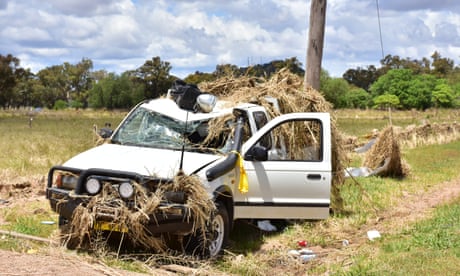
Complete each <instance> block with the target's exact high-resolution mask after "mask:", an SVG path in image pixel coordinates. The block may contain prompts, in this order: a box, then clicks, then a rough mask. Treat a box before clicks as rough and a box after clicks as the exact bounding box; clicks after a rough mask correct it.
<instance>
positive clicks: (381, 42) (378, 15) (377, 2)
mask: <svg viewBox="0 0 460 276" xmlns="http://www.w3.org/2000/svg"><path fill="white" fill-rule="evenodd" d="M375 3H376V4H377V19H378V22H379V34H380V48H381V50H382V59H384V58H385V53H384V51H383V39H382V25H381V23H380V8H379V0H375Z"/></svg>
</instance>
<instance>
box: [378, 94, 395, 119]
mask: <svg viewBox="0 0 460 276" xmlns="http://www.w3.org/2000/svg"><path fill="white" fill-rule="evenodd" d="M398 106H399V98H398V97H397V96H396V95H391V94H383V95H380V96H377V97H375V98H374V107H375V108H388V118H389V120H390V125H392V124H393V122H392V119H391V110H392V109H393V108H396V107H398Z"/></svg>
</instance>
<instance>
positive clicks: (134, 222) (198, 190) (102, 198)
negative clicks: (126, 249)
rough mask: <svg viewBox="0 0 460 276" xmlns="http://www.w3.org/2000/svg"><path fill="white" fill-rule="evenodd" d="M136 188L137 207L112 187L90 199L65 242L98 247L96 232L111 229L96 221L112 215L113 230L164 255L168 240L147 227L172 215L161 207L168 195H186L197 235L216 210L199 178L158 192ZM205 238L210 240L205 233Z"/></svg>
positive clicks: (177, 179)
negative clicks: (156, 216) (156, 218)
mask: <svg viewBox="0 0 460 276" xmlns="http://www.w3.org/2000/svg"><path fill="white" fill-rule="evenodd" d="M134 186H135V191H136V192H135V194H134V200H133V202H134V204H135V206H133V207H128V206H127V205H126V203H125V202H124V201H123V200H122V199H121V198H120V197H119V196H118V191H116V190H115V188H114V187H113V186H112V185H104V187H103V190H102V192H101V193H100V194H98V195H96V196H93V197H91V198H89V201H87V202H86V203H85V204H80V205H79V206H78V207H77V208H76V209H75V211H74V214H73V217H72V221H71V223H70V225H69V227H70V229H68V231H65V232H66V233H65V234H66V235H67V236H66V237H65V242H66V243H67V244H68V243H71V245H70V247H75V248H85V247H89V248H97V247H98V244H97V242H98V239H97V237H96V236H95V235H97V231H93V229H95V228H100V229H101V230H107V229H105V228H104V227H101V225H97V224H96V221H99V220H101V218H102V220H103V217H104V216H110V220H111V223H110V224H111V227H112V229H115V230H116V231H117V232H122V233H125V234H126V235H127V236H128V238H130V240H131V241H132V242H134V244H135V245H140V246H141V247H144V248H148V249H153V250H155V251H158V252H164V251H165V250H166V249H167V244H166V241H165V239H164V237H162V236H161V235H153V234H152V233H150V231H149V230H148V228H147V227H146V225H148V224H149V223H156V222H155V221H152V220H154V219H155V217H154V216H152V214H157V215H163V214H165V215H167V214H168V210H167V207H165V206H162V205H161V202H162V201H163V200H164V199H165V197H164V195H165V193H167V192H176V191H183V192H185V204H186V205H187V206H188V208H189V209H190V213H189V216H188V219H189V220H191V221H190V222H191V224H192V226H193V233H197V232H198V231H199V230H200V229H204V227H205V226H206V224H207V223H208V221H209V220H210V216H211V214H212V213H213V212H214V211H215V209H216V206H215V204H214V202H213V201H212V199H210V198H209V196H208V194H207V192H206V190H205V188H204V187H203V185H201V182H200V180H199V179H198V177H197V176H187V175H184V174H179V175H177V176H176V177H175V178H174V181H173V182H172V183H163V184H161V185H159V188H158V189H157V190H156V191H155V192H149V191H147V190H146V189H144V188H143V187H141V186H140V184H137V183H136V184H135V185H134ZM202 235H203V239H206V236H205V235H204V232H203V233H202ZM88 243H89V244H88ZM68 247H69V246H68Z"/></svg>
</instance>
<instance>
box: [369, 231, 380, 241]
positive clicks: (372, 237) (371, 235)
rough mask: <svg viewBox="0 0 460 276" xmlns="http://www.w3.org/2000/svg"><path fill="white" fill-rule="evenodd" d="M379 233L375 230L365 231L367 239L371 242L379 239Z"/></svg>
mask: <svg viewBox="0 0 460 276" xmlns="http://www.w3.org/2000/svg"><path fill="white" fill-rule="evenodd" d="M380 237H381V236H380V233H379V231H377V230H370V231H367V238H368V239H369V240H371V241H373V240H375V239H378V238H380Z"/></svg>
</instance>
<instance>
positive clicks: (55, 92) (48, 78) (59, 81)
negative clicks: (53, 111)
mask: <svg viewBox="0 0 460 276" xmlns="http://www.w3.org/2000/svg"><path fill="white" fill-rule="evenodd" d="M37 76H38V78H39V79H40V82H41V83H42V85H43V88H44V90H43V91H41V92H42V93H43V96H42V101H43V105H44V106H46V107H48V108H53V106H54V103H55V102H56V101H57V100H63V101H67V96H68V86H67V76H66V74H65V71H64V66H62V65H53V66H51V67H47V68H45V69H42V70H40V71H39V72H38V73H37Z"/></svg>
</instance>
